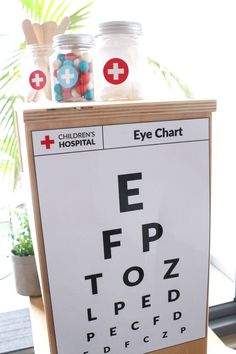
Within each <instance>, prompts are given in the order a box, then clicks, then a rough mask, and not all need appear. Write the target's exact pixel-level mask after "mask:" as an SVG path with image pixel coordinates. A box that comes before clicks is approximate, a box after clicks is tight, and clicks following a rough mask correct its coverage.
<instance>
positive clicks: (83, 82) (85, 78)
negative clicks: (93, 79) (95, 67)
mask: <svg viewBox="0 0 236 354" xmlns="http://www.w3.org/2000/svg"><path fill="white" fill-rule="evenodd" d="M89 81H90V74H89V73H88V72H85V73H81V74H80V76H79V83H80V84H81V85H86V84H88V83H89Z"/></svg>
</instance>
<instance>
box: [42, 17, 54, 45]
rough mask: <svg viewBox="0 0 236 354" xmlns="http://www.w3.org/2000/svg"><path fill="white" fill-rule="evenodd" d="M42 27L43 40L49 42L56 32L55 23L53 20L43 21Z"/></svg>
mask: <svg viewBox="0 0 236 354" xmlns="http://www.w3.org/2000/svg"><path fill="white" fill-rule="evenodd" d="M42 28H43V38H44V39H43V42H44V44H51V43H52V39H53V36H55V34H56V33H57V24H56V22H54V21H49V22H44V23H43V24H42Z"/></svg>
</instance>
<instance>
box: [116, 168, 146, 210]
mask: <svg viewBox="0 0 236 354" xmlns="http://www.w3.org/2000/svg"><path fill="white" fill-rule="evenodd" d="M138 179H142V173H141V172H140V173H129V174H127V175H119V176H118V185H119V200H120V212H121V213H123V212H125V211H132V210H139V209H143V203H135V204H129V198H128V197H129V196H130V195H138V194H139V189H138V188H133V189H128V181H136V180H138Z"/></svg>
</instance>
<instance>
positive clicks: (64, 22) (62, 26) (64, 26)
mask: <svg viewBox="0 0 236 354" xmlns="http://www.w3.org/2000/svg"><path fill="white" fill-rule="evenodd" d="M69 24H70V19H69V17H64V18H63V19H62V20H61V23H60V24H59V25H58V27H57V34H62V33H65V31H66V29H67V28H68V26H69Z"/></svg>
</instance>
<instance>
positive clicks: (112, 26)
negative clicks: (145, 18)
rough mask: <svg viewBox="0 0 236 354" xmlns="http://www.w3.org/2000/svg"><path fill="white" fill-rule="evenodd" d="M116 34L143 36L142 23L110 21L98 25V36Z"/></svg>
mask: <svg viewBox="0 0 236 354" xmlns="http://www.w3.org/2000/svg"><path fill="white" fill-rule="evenodd" d="M110 33H112V34H115V33H117V34H118V33H124V34H137V35H142V34H143V31H142V25H141V23H140V22H132V21H109V22H102V23H100V24H99V25H98V31H97V34H96V36H100V35H103V34H110Z"/></svg>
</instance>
